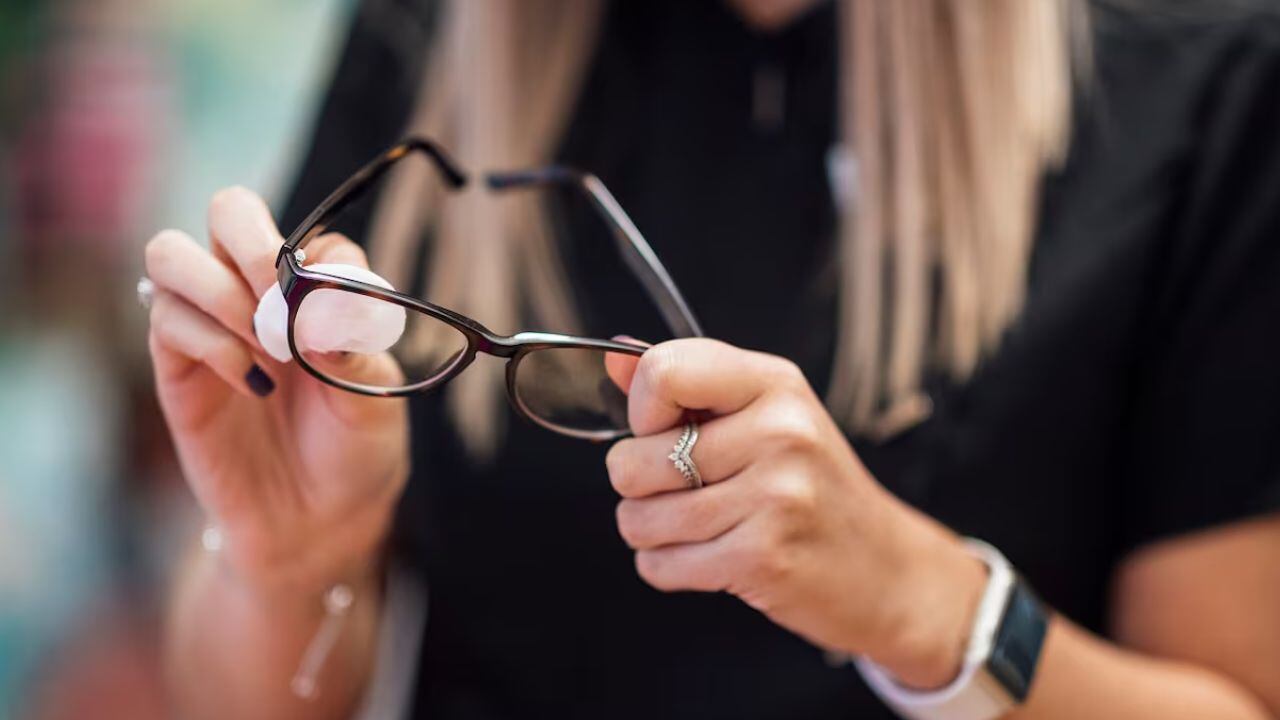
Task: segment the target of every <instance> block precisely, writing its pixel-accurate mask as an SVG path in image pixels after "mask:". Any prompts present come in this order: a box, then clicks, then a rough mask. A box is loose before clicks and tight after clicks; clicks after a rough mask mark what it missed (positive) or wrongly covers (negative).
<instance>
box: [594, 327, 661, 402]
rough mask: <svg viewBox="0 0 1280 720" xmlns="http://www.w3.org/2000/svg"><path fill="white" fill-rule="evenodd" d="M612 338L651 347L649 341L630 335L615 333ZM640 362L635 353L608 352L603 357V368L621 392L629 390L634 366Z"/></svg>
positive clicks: (634, 369) (633, 375) (634, 372)
mask: <svg viewBox="0 0 1280 720" xmlns="http://www.w3.org/2000/svg"><path fill="white" fill-rule="evenodd" d="M613 339H614V340H616V341H618V342H624V343H631V344H634V345H644V346H645V347H653V346H652V345H651V344H650V343H647V342H645V341H643V340H637V339H635V338H633V337H631V336H630V335H615V336H614V337H613ZM639 363H640V358H639V357H638V356H636V355H624V354H622V353H609V354H607V355H605V357H604V370H605V372H606V373H608V375H609V379H610V380H612V381H613V384H614V385H616V386H618V389H619V390H621V391H622V392H623V393H627V392H630V391H631V381H632V379H633V378H634V377H635V374H636V366H637V365H638V364H639Z"/></svg>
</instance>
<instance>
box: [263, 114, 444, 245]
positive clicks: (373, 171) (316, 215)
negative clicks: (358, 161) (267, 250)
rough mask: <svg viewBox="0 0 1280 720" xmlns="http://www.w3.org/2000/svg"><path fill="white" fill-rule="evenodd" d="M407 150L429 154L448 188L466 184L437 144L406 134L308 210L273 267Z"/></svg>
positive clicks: (404, 154) (326, 223)
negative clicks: (406, 137) (304, 218)
mask: <svg viewBox="0 0 1280 720" xmlns="http://www.w3.org/2000/svg"><path fill="white" fill-rule="evenodd" d="M411 152H420V153H423V154H425V155H426V156H427V157H428V158H430V159H431V161H432V164H433V165H435V167H436V169H437V170H438V171H439V172H440V174H441V175H443V176H444V180H445V182H446V183H447V184H448V185H449V188H450V189H451V190H457V189H459V188H462V187H465V186H466V184H467V174H466V173H464V172H463V171H462V170H461V169H460V168H459V167H458V164H457V163H455V162H454V161H453V160H452V159H451V158H450V157H449V155H448V154H447V153H445V151H444V150H443V149H442V148H441V147H440V146H439V145H436V144H435V143H434V142H431V141H430V140H427V139H426V138H409V139H407V140H405V141H403V142H401V143H399V144H397V145H393V146H392V147H390V148H388V149H387V151H386V152H384V153H382V154H381V155H379V156H378V157H376V158H374V159H373V160H370V161H369V162H368V163H366V164H365V165H364V167H361V168H360V169H359V170H357V171H356V172H355V174H354V175H352V176H351V177H349V178H347V180H346V182H344V183H342V184H341V185H339V186H338V189H337V190H334V191H333V192H331V193H329V196H328V197H327V198H325V199H324V202H322V203H320V205H319V206H317V207H316V209H315V210H312V211H311V214H310V215H308V216H307V219H306V220H303V221H302V223H301V224H299V225H298V227H297V228H296V229H295V230H294V231H293V232H292V233H290V234H289V239H288V240H286V241H285V243H284V246H283V247H281V248H280V253H279V254H278V255H276V267H279V266H280V260H281V259H282V258H283V257H284V256H285V255H286V254H287V253H292V252H293V251H295V250H297V249H298V248H299V247H301V246H303V245H305V244H306V243H307V242H309V241H310V240H311V238H313V237H315V236H317V235H319V234H320V233H323V232H324V231H325V230H326V229H327V228H328V226H329V221H330V220H331V219H332V218H333V217H334V216H335V215H337V214H338V213H340V212H342V210H343V209H344V208H346V206H347V205H348V204H350V203H351V201H352V200H354V199H355V198H357V197H360V196H361V195H362V194H363V193H364V191H365V190H366V189H367V188H368V187H369V186H370V185H372V184H373V183H375V182H377V181H378V179H379V178H381V177H382V176H383V175H384V174H385V173H386V172H387V170H388V169H389V168H390V167H391V166H392V165H394V164H395V163H396V161H397V160H400V159H401V158H403V157H404V156H406V155H408V154H409V153H411Z"/></svg>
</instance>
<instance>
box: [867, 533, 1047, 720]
mask: <svg viewBox="0 0 1280 720" xmlns="http://www.w3.org/2000/svg"><path fill="white" fill-rule="evenodd" d="M964 542H965V546H966V547H967V548H968V549H969V551H970V552H971V553H973V554H974V555H975V556H976V557H978V558H979V559H980V560H982V561H983V562H984V563H985V564H986V566H987V587H986V590H984V591H983V594H982V600H981V601H980V602H979V603H978V612H977V616H976V617H975V618H974V622H973V631H972V632H971V633H970V635H969V644H968V646H967V648H966V650H965V654H964V660H963V663H962V664H961V667H960V674H959V675H957V676H956V678H955V680H952V681H951V683H950V684H948V685H946V686H945V687H942V688H939V689H936V690H912V689H910V688H906V687H903V686H902V685H900V684H898V682H897V681H896V680H894V678H893V676H892V675H891V674H890V673H889V671H887V670H885V669H884V668H882V667H880V666H879V665H877V664H875V663H874V662H872V661H871V660H870V659H868V658H866V657H860V658H858V659H857V660H856V661H855V664H856V666H857V668H858V672H859V673H861V674H862V677H863V679H864V680H866V682H867V685H869V686H870V687H871V689H872V691H874V692H875V693H876V695H878V696H879V697H880V699H881V700H882V701H883V702H884V703H885V704H886V705H888V706H889V707H890V708H892V709H893V710H894V712H896V713H897V714H898V715H899V716H900V717H902V718H906V719H907V720H995V719H996V718H999V717H1000V716H1002V715H1004V714H1005V713H1007V712H1009V711H1010V710H1012V709H1013V708H1015V707H1017V706H1018V705H1021V704H1022V702H1023V701H1025V700H1026V698H1027V693H1028V692H1029V691H1030V690H1031V681H1032V680H1033V679H1034V678H1035V672H1036V665H1037V664H1038V663H1039V660H1040V650H1041V647H1042V646H1043V645H1044V635H1045V631H1046V630H1047V628H1048V617H1047V615H1046V613H1045V610H1044V606H1043V605H1041V603H1040V600H1039V599H1038V598H1037V597H1036V596H1035V593H1033V592H1032V591H1031V588H1029V587H1028V586H1027V585H1026V583H1025V582H1023V581H1022V579H1021V578H1020V577H1019V576H1018V575H1017V573H1015V572H1014V570H1013V566H1011V565H1010V564H1009V561H1008V560H1006V559H1005V557H1004V555H1002V554H1000V551H999V550H996V549H995V548H994V547H992V546H990V545H988V544H987V543H984V542H982V541H981V540H974V539H972V538H966V539H965V541H964Z"/></svg>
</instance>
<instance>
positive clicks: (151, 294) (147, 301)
mask: <svg viewBox="0 0 1280 720" xmlns="http://www.w3.org/2000/svg"><path fill="white" fill-rule="evenodd" d="M155 296H156V284H155V283H153V282H151V278H149V277H147V276H146V275H143V276H142V277H140V278H138V304H139V305H141V306H142V309H143V310H150V309H151V301H152V300H153V299H154V298H155Z"/></svg>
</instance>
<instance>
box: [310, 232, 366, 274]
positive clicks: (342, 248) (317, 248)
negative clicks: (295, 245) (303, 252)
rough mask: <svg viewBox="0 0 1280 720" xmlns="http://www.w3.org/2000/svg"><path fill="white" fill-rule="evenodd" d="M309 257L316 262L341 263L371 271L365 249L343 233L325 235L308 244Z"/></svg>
mask: <svg viewBox="0 0 1280 720" xmlns="http://www.w3.org/2000/svg"><path fill="white" fill-rule="evenodd" d="M307 257H308V258H309V259H314V261H315V262H322V263H340V264H343V265H355V266H356V267H361V268H365V269H366V270H367V269H369V258H368V257H366V256H365V252H364V248H362V247H360V246H359V245H357V244H355V243H354V242H352V241H350V240H348V239H347V237H346V236H345V235H342V234H341V233H325V234H324V235H321V236H320V237H318V238H316V239H315V240H312V241H311V242H310V243H308V244H307Z"/></svg>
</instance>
